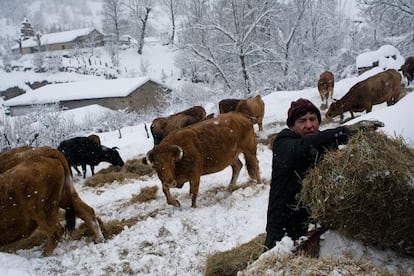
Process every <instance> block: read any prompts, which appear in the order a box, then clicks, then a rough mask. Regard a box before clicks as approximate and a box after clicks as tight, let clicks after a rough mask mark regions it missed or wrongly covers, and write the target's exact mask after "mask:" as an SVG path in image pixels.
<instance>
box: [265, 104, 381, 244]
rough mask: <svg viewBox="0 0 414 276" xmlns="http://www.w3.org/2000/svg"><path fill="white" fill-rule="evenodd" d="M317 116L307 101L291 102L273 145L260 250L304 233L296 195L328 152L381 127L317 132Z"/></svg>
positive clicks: (305, 216) (364, 124)
mask: <svg viewBox="0 0 414 276" xmlns="http://www.w3.org/2000/svg"><path fill="white" fill-rule="evenodd" d="M320 123H321V113H320V111H319V109H318V108H317V107H316V106H315V105H314V104H313V103H312V102H310V101H309V100H306V99H303V98H300V99H298V100H297V101H293V102H292V103H291V106H290V108H289V110H288V118H287V126H288V127H289V128H285V129H283V130H282V131H281V132H280V133H279V134H278V135H277V136H276V138H275V140H274V142H273V164H272V182H271V184H270V193H269V205H268V210H267V225H266V232H267V236H266V241H265V249H264V251H266V250H268V249H271V248H273V247H274V246H275V245H276V242H277V241H280V240H281V239H282V238H283V237H284V236H285V235H288V236H289V237H291V238H292V240H297V239H298V238H299V237H301V236H303V235H305V234H306V232H307V222H308V221H309V219H310V213H309V210H308V209H306V207H305V206H300V205H299V204H298V201H297V199H296V195H297V194H298V193H299V192H300V190H301V188H302V179H303V178H304V177H305V175H306V172H307V171H308V169H310V168H311V167H312V166H314V165H315V164H316V163H317V162H318V161H319V160H320V159H321V157H322V156H323V154H324V153H325V152H326V151H327V150H329V149H336V148H338V145H341V144H346V143H347V141H348V137H349V135H352V134H355V133H357V132H358V131H359V130H364V131H371V130H375V129H377V128H378V127H379V126H383V124H382V123H381V122H378V121H361V122H358V123H355V124H353V125H350V126H340V127H337V128H334V129H327V130H323V131H319V125H320Z"/></svg>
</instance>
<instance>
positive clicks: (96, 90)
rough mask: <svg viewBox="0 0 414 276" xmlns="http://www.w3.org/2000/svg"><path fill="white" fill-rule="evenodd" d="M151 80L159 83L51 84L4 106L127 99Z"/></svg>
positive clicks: (130, 80) (124, 80)
mask: <svg viewBox="0 0 414 276" xmlns="http://www.w3.org/2000/svg"><path fill="white" fill-rule="evenodd" d="M150 80H151V81H153V82H155V83H159V82H157V81H154V80H152V79H150V78H149V77H140V78H122V79H114V80H90V81H79V82H70V83H59V84H49V85H46V86H43V87H41V88H38V89H36V90H33V91H31V92H26V93H24V94H23V95H20V96H17V97H15V98H12V99H10V100H8V101H5V102H4V105H6V106H18V105H32V104H47V103H56V102H62V101H70V100H84V99H97V98H112V97H126V96H128V95H129V94H130V93H132V92H133V91H135V90H136V89H137V88H139V87H141V86H142V85H144V84H145V83H146V82H148V81H150Z"/></svg>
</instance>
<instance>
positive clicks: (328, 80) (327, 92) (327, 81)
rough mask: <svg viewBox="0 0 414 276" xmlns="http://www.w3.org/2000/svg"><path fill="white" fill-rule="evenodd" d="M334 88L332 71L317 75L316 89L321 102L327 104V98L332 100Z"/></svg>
mask: <svg viewBox="0 0 414 276" xmlns="http://www.w3.org/2000/svg"><path fill="white" fill-rule="evenodd" d="M333 89H334V75H333V74H332V72H329V71H325V72H323V73H322V74H321V75H320V76H319V80H318V91H319V95H320V96H321V101H322V104H325V105H326V106H328V99H329V98H330V99H331V100H332V95H333Z"/></svg>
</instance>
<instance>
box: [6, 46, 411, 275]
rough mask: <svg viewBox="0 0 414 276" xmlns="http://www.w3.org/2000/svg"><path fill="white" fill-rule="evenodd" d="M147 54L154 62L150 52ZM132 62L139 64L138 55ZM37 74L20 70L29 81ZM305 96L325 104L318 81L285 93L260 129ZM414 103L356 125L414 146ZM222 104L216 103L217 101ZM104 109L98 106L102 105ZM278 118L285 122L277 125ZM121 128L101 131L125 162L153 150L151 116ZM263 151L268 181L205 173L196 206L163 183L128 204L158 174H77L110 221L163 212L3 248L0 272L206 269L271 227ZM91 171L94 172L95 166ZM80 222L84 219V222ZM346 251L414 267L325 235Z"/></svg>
mask: <svg viewBox="0 0 414 276" xmlns="http://www.w3.org/2000/svg"><path fill="white" fill-rule="evenodd" d="M158 47H160V48H159V49H162V50H165V49H166V48H163V47H165V46H159V45H158ZM147 50H150V49H147ZM163 54H164V52H163V53H162V54H161V53H160V54H159V55H157V54H156V53H155V50H153V52H151V55H153V56H154V58H153V59H155V58H156V57H158V58H159V62H160V63H161V64H164V65H166V67H165V68H164V70H165V71H166V72H170V70H175V69H174V68H173V63H169V62H166V60H167V55H166V56H163ZM146 57H147V58H148V60H150V58H149V55H148V56H146ZM131 59H132V58H131ZM128 60H129V59H128ZM129 62H131V63H132V60H129ZM137 62H138V63H136V66H137V68H139V61H137ZM150 62H151V60H150ZM151 68H154V71H155V70H157V72H156V73H154V74H159V72H160V71H159V70H160V69H159V67H158V66H157V65H155V64H153V63H151ZM155 68H156V69H155ZM137 70H138V69H137ZM150 71H151V70H150ZM377 72H378V71H376V69H374V70H371V71H369V72H366V73H365V74H364V75H362V76H359V77H354V78H348V79H343V80H337V81H336V83H335V90H334V97H336V98H340V97H341V96H342V95H344V94H345V93H346V92H347V91H348V90H349V88H350V87H351V86H352V85H353V84H355V83H356V82H358V81H360V80H362V79H365V78H367V77H368V76H369V75H373V74H375V73H377ZM22 74H23V73H22ZM12 76H13V75H12V74H9V75H7V74H5V73H3V72H1V73H0V79H1V80H2V81H1V82H0V84H1V85H4V83H3V80H4V81H9V82H10V83H12V82H13V81H12V78H13V77H12ZM32 77H33V76H31V75H27V76H26V75H21V76H19V78H22V80H27V79H30V78H32ZM35 77H38V76H35ZM157 77H158V76H157ZM6 78H7V79H6ZM14 81H15V82H16V80H14ZM97 89H99V87H97ZM299 97H303V98H307V99H309V100H311V101H312V102H314V103H315V104H316V105H317V106H319V105H320V104H321V100H320V97H319V94H318V92H317V89H316V87H314V88H309V89H304V90H300V91H278V92H274V93H271V94H269V95H267V96H265V97H263V100H264V102H265V118H264V131H263V133H259V135H260V136H263V137H265V136H267V135H268V134H271V133H275V132H278V131H280V130H281V129H282V128H283V127H285V126H284V124H283V123H284V122H285V121H286V117H287V110H288V108H289V105H290V102H291V101H292V100H296V99H297V98H299ZM223 98H225V95H223ZM413 101H414V94H408V95H407V96H406V97H404V98H403V99H402V100H401V101H399V102H398V103H397V104H396V105H394V106H391V107H387V106H386V105H385V104H380V105H376V106H374V109H373V112H371V113H369V114H367V115H365V113H363V114H358V115H361V116H360V117H358V118H356V119H355V120H354V121H350V122H349V123H352V122H355V121H356V120H360V119H378V120H381V121H383V122H384V123H385V127H384V128H383V129H382V131H384V132H385V133H387V134H388V135H390V136H394V135H401V136H403V137H404V138H405V139H406V141H407V143H408V144H410V145H411V146H413V145H414V128H413V127H412V121H411V116H410V114H413V112H414V111H413V108H412V102H413ZM216 104H217V103H208V105H209V106H211V105H213V106H216ZM93 109H94V107H89V108H88V111H89V112H94V111H93ZM96 109H97V111H96V112H98V109H99V107H96ZM66 112H67V114H69V113H70V116H84V115H83V114H85V113H84V112H81V111H79V112H73V111H66ZM215 112H217V110H215ZM346 116H349V115H348V114H346ZM79 120H81V119H79ZM276 122H277V123H278V124H275V123H276ZM336 125H338V121H337V119H336V120H334V121H333V122H330V123H329V124H324V125H323V126H322V128H327V127H332V126H336ZM270 126H271V127H270ZM256 130H257V126H256ZM121 132H122V138H119V133H118V132H107V133H100V134H99V135H100V137H101V141H102V144H103V145H106V146H111V147H112V146H117V147H119V152H120V155H121V156H122V158H123V159H124V161H125V160H128V159H131V158H134V157H137V156H140V155H143V154H145V153H146V152H147V151H148V150H150V149H151V148H152V145H153V141H152V139H151V138H147V136H146V132H145V130H144V125H143V122H141V123H140V122H137V125H136V126H132V127H127V128H123V129H122V130H121ZM257 156H258V159H259V165H260V171H261V175H262V177H263V178H264V184H257V185H254V186H250V187H246V188H243V189H238V190H236V191H234V192H232V193H230V192H227V191H226V189H225V188H226V187H227V184H228V182H229V181H230V175H231V170H230V168H227V169H225V170H223V171H221V172H219V173H215V174H210V175H206V176H202V177H201V184H200V193H199V197H198V208H196V209H194V208H191V207H190V206H191V199H190V197H189V196H188V189H189V186H188V184H185V185H184V187H183V188H182V189H173V190H172V191H171V192H172V193H173V194H174V195H175V196H177V199H178V200H179V201H180V202H181V205H182V206H181V207H180V208H177V207H173V206H170V205H167V204H166V200H165V197H164V195H163V193H162V191H161V189H159V190H158V192H157V198H156V199H155V200H152V201H149V202H145V203H136V204H132V205H127V207H125V203H127V202H129V200H130V199H131V197H132V195H134V194H138V193H139V191H140V189H141V188H143V187H148V186H158V187H159V188H161V186H160V181H159V179H158V178H157V176H156V175H154V176H151V177H145V178H142V179H139V180H130V181H127V182H126V183H118V182H114V183H108V184H107V185H105V186H103V187H99V188H92V187H87V186H85V185H84V184H83V182H84V181H83V179H81V178H80V177H77V176H75V179H74V180H75V185H76V188H77V190H78V192H79V194H80V196H81V198H82V199H83V200H84V201H85V202H87V203H88V204H89V205H91V206H92V207H93V208H94V209H95V212H96V214H97V215H98V216H99V217H101V219H102V220H103V221H109V220H113V219H116V220H121V219H128V218H131V217H136V216H138V215H143V216H144V215H146V214H150V213H151V212H153V211H157V213H156V215H155V216H149V217H148V218H147V219H144V220H143V221H140V222H138V223H136V224H135V225H133V226H131V227H125V229H124V230H123V231H122V232H121V233H119V234H118V235H116V236H114V237H113V238H111V239H108V240H106V241H105V242H104V243H100V244H94V243H93V242H91V241H90V238H89V237H84V238H82V239H81V240H72V239H70V238H66V239H65V240H63V241H62V242H61V243H59V245H58V246H57V248H56V249H55V251H54V252H53V254H52V255H51V256H49V257H42V256H41V253H42V248H41V247H35V248H31V249H27V250H20V251H18V252H16V254H8V253H0V275H122V274H133V275H203V272H204V265H205V260H206V258H207V257H208V255H209V254H211V253H214V252H216V251H225V250H228V249H231V248H233V247H236V246H238V245H240V244H242V243H245V242H247V241H250V240H251V239H253V238H255V237H256V236H257V235H258V234H261V233H264V231H265V225H266V210H267V203H268V193H269V181H270V176H271V162H272V153H271V150H270V149H269V148H268V147H267V146H264V145H261V144H259V145H258V149H257ZM106 166H108V164H106V163H103V164H101V165H100V166H99V167H98V168H97V170H99V169H100V168H104V167H106ZM87 176H90V171H88V174H87ZM247 179H248V175H247V173H246V171H245V169H243V170H242V173H241V174H240V178H239V181H238V183H243V182H246V181H247ZM80 223H81V222H80V221H78V224H80ZM284 247H285V244H283V243H282V244H279V246H276V247H275V248H274V249H272V250H271V252H272V251H277V250H282V249H284ZM345 252H346V254H347V256H349V255H352V256H355V258H358V259H362V258H366V259H367V260H369V261H372V262H373V263H375V264H380V265H382V266H384V267H387V269H389V270H390V271H393V272H395V271H405V272H407V274H413V273H414V260H413V259H403V258H400V257H397V256H395V255H394V254H393V253H392V252H385V251H378V250H374V249H371V248H369V247H366V246H364V245H361V244H359V243H357V242H355V241H350V240H346V239H344V238H343V237H342V236H339V235H337V234H336V233H334V232H328V233H326V234H325V239H324V241H323V242H322V244H321V255H322V256H332V257H334V258H336V257H337V258H340V257H341V256H342V254H345Z"/></svg>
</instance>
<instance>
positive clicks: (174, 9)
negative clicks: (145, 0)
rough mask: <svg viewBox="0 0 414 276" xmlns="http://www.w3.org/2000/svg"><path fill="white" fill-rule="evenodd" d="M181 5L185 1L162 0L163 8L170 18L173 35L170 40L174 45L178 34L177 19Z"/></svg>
mask: <svg viewBox="0 0 414 276" xmlns="http://www.w3.org/2000/svg"><path fill="white" fill-rule="evenodd" d="M180 3H183V1H180V0H160V4H161V7H162V8H163V9H164V11H165V12H166V14H168V17H169V19H170V22H171V34H170V38H169V43H170V44H174V40H175V32H176V25H177V24H176V19H177V15H178V13H179V10H180Z"/></svg>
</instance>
